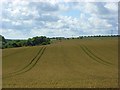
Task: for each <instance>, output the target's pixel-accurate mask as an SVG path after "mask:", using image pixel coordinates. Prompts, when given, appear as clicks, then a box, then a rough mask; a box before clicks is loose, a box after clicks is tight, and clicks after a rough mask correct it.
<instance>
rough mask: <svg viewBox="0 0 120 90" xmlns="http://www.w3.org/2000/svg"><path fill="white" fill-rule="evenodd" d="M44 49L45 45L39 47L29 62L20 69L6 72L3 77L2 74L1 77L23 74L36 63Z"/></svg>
mask: <svg viewBox="0 0 120 90" xmlns="http://www.w3.org/2000/svg"><path fill="white" fill-rule="evenodd" d="M45 50H46V47H42V48H40V50H39V51H38V52H37V54H36V55H35V57H34V58H33V59H32V60H30V62H29V63H28V64H27V65H26V66H25V67H23V68H22V69H20V70H18V71H15V72H12V73H8V74H7V75H6V76H5V77H4V76H3V79H4V78H9V77H13V76H16V75H19V74H23V73H25V72H28V71H29V70H31V69H32V68H33V67H34V66H35V65H36V64H37V62H38V61H39V60H40V58H41V57H42V55H43V54H44V51H45Z"/></svg>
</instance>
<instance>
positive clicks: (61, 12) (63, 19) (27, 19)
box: [0, 0, 118, 38]
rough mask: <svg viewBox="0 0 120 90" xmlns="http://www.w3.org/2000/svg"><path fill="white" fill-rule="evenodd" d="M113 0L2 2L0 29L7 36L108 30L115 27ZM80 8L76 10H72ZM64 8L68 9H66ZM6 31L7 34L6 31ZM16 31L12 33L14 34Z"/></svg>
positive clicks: (67, 33)
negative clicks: (86, 0) (92, 1)
mask: <svg viewBox="0 0 120 90" xmlns="http://www.w3.org/2000/svg"><path fill="white" fill-rule="evenodd" d="M117 7H118V6H117V4H116V3H108V2H107V3H100V2H99V3H98V2H97V3H89V2H87V3H85V2H80V3H76V2H70V3H67V2H62V1H60V2H59V1H56V0H53V1H52V2H44V1H43V2H29V1H24V0H22V1H20V0H16V1H15V2H3V7H2V21H1V22H0V23H2V30H4V31H3V35H5V36H6V37H8V38H13V37H15V38H17V37H18V38H24V37H25V38H26V37H32V36H36V35H46V36H51V37H52V36H65V37H69V36H70V37H71V36H72V35H74V36H79V35H94V34H110V30H111V29H114V31H117V30H116V27H117V26H118V24H117V17H118V16H117V14H118V12H117ZM76 10H77V12H79V14H72V12H73V13H76ZM67 11H69V12H71V13H67ZM8 32H9V34H6V33H8ZM13 33H15V35H13Z"/></svg>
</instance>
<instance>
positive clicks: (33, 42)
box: [0, 35, 50, 49]
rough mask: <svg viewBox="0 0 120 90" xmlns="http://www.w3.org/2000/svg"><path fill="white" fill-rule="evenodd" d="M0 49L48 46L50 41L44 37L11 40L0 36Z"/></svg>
mask: <svg viewBox="0 0 120 90" xmlns="http://www.w3.org/2000/svg"><path fill="white" fill-rule="evenodd" d="M0 41H1V43H0V48H2V49H4V48H13V47H23V46H37V45H47V44H50V39H49V38H47V37H46V36H36V37H33V38H29V39H27V40H12V39H5V38H4V36H2V35H0Z"/></svg>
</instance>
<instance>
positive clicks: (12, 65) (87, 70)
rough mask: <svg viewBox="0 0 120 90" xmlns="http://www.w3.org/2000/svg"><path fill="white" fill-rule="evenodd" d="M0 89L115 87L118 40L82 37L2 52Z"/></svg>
mask: <svg viewBox="0 0 120 90" xmlns="http://www.w3.org/2000/svg"><path fill="white" fill-rule="evenodd" d="M2 70H3V71H2V74H3V79H2V80H3V88H28V87H29V88H103V87H111V88H115V87H118V39H117V38H116V37H107V38H105V37H104V38H103V37H102V38H83V39H70V40H62V41H57V42H55V43H52V44H49V45H43V46H34V47H20V48H9V49H3V51H2Z"/></svg>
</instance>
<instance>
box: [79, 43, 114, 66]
mask: <svg viewBox="0 0 120 90" xmlns="http://www.w3.org/2000/svg"><path fill="white" fill-rule="evenodd" d="M80 47H81V49H82V50H83V51H84V52H85V53H86V54H87V55H88V56H89V57H90V58H91V59H92V60H94V61H96V62H98V63H100V64H104V65H107V66H108V65H113V64H112V63H110V62H107V61H105V60H103V59H102V58H100V57H98V56H97V55H95V54H94V53H93V52H92V51H91V50H90V49H88V47H86V46H85V45H81V46H80Z"/></svg>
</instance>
